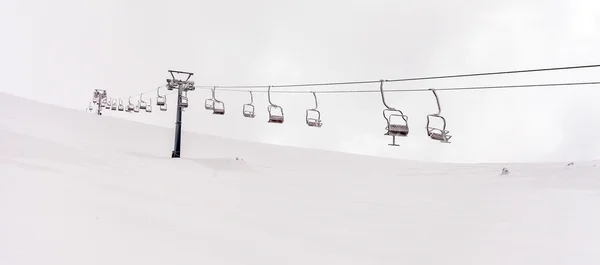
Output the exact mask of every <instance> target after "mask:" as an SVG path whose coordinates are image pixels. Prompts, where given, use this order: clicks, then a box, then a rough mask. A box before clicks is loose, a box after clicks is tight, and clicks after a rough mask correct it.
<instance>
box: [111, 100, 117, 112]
mask: <svg viewBox="0 0 600 265" xmlns="http://www.w3.org/2000/svg"><path fill="white" fill-rule="evenodd" d="M111 102H112V104H111V105H112V106H111V107H110V109H111V110H117V99H112V100H111Z"/></svg>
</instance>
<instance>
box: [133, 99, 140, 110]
mask: <svg viewBox="0 0 600 265" xmlns="http://www.w3.org/2000/svg"><path fill="white" fill-rule="evenodd" d="M133 112H135V113H139V112H140V102H139V101H138V104H137V105H135V107H133Z"/></svg>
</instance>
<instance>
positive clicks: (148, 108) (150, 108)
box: [145, 98, 152, 113]
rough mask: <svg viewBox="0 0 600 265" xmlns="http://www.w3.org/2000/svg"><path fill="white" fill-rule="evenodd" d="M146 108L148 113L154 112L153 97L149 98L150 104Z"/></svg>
mask: <svg viewBox="0 0 600 265" xmlns="http://www.w3.org/2000/svg"><path fill="white" fill-rule="evenodd" d="M145 110H146V112H148V113H150V112H152V99H151V98H149V99H148V104H147V105H146V108H145Z"/></svg>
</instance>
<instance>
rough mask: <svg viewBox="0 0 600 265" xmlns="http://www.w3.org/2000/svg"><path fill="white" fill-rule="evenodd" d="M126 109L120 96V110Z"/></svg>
mask: <svg viewBox="0 0 600 265" xmlns="http://www.w3.org/2000/svg"><path fill="white" fill-rule="evenodd" d="M124 110H125V106H124V105H123V99H122V98H120V99H119V111H124Z"/></svg>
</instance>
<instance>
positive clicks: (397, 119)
mask: <svg viewBox="0 0 600 265" xmlns="http://www.w3.org/2000/svg"><path fill="white" fill-rule="evenodd" d="M383 82H384V81H383V80H381V81H380V84H379V90H380V91H381V101H382V102H383V105H384V106H385V107H386V109H384V110H383V118H385V120H386V123H387V126H386V128H385V129H386V133H385V134H384V135H389V136H392V143H391V144H389V145H391V146H398V145H397V144H396V136H400V137H406V136H408V132H409V128H408V116H406V115H404V113H402V111H400V110H397V109H395V108H392V107H390V106H389V105H388V104H387V102H386V101H385V95H384V93H383Z"/></svg>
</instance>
